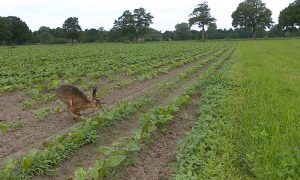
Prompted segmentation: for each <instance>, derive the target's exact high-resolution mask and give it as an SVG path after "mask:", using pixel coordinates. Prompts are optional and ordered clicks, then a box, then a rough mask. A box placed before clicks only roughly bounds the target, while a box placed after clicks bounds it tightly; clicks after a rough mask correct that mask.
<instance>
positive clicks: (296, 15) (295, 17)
mask: <svg viewBox="0 0 300 180" xmlns="http://www.w3.org/2000/svg"><path fill="white" fill-rule="evenodd" d="M279 27H280V28H281V29H287V30H289V31H293V30H296V29H297V28H298V29H299V28H300V0H295V2H293V3H291V4H290V5H289V6H288V7H287V8H285V9H284V10H282V11H281V12H280V15H279Z"/></svg>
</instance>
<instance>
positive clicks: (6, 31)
mask: <svg viewBox="0 0 300 180" xmlns="http://www.w3.org/2000/svg"><path fill="white" fill-rule="evenodd" d="M11 36H12V34H11V31H10V23H9V20H8V18H7V17H0V44H3V43H5V41H7V40H9V39H10V38H11Z"/></svg>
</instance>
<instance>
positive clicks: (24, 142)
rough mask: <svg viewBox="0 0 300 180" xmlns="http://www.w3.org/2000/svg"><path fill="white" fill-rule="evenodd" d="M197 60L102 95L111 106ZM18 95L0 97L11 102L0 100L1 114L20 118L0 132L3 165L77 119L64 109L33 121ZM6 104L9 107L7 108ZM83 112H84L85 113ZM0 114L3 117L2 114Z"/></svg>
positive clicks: (167, 79)
mask: <svg viewBox="0 0 300 180" xmlns="http://www.w3.org/2000/svg"><path fill="white" fill-rule="evenodd" d="M204 59H206V57H204V58H201V60H204ZM201 60H196V61H193V62H191V63H188V64H185V65H183V66H182V67H180V68H177V69H175V70H173V71H170V72H169V73H167V74H163V75H161V76H160V77H159V78H156V79H152V80H146V81H143V82H139V83H136V84H133V85H131V86H129V87H126V88H124V89H118V90H114V91H113V92H111V93H108V94H107V95H105V97H103V99H104V101H105V102H107V104H108V105H109V106H110V107H113V106H115V105H116V104H117V103H118V102H120V101H121V100H133V99H136V98H137V97H139V96H140V95H141V94H143V93H144V92H146V91H149V90H150V89H151V88H153V87H155V86H156V85H158V84H159V83H164V82H168V81H169V80H170V79H172V78H174V77H175V76H176V75H177V74H178V73H180V72H182V71H184V70H186V69H187V68H189V67H192V66H194V65H195V64H196V63H198V62H199V61H201ZM22 99H24V94H22V93H21V92H20V93H19V94H18V93H17V94H16V93H11V94H7V95H4V96H1V97H0V102H11V103H7V104H3V103H2V104H0V105H1V108H0V109H1V110H2V112H3V114H5V117H10V118H11V119H13V118H14V116H15V117H16V118H18V119H19V118H21V119H23V120H24V127H23V128H20V129H18V130H16V131H13V132H9V133H7V134H1V139H0V167H1V166H2V165H3V162H4V159H7V158H8V157H9V158H11V157H12V158H13V157H16V156H20V155H22V154H24V153H26V152H27V151H28V150H29V149H31V148H32V147H37V146H38V144H41V143H42V142H43V140H44V139H46V138H49V137H52V136H53V135H55V134H57V133H62V132H66V131H68V130H69V129H70V127H74V126H76V124H78V122H76V121H74V120H72V119H71V118H70V117H69V116H68V114H67V113H66V112H62V113H58V114H55V115H53V116H50V117H48V118H46V119H43V120H40V121H37V120H36V118H35V117H34V110H22V108H21V107H20V106H17V104H18V102H20V101H22ZM10 108H11V109H12V111H10V110H9V109H10ZM2 112H1V114H2ZM90 112H91V111H90ZM96 113H98V112H92V113H89V114H96ZM85 115H87V113H86V114H85ZM1 116H3V117H4V115H1Z"/></svg>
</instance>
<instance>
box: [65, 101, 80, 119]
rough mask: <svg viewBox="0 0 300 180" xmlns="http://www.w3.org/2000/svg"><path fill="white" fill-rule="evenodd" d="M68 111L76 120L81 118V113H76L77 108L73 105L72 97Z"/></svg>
mask: <svg viewBox="0 0 300 180" xmlns="http://www.w3.org/2000/svg"><path fill="white" fill-rule="evenodd" d="M67 104H68V111H69V113H70V115H71V116H72V118H73V119H74V120H76V119H79V118H80V115H78V114H77V113H76V109H75V108H74V107H73V106H72V105H73V104H72V99H69V100H68V103H67Z"/></svg>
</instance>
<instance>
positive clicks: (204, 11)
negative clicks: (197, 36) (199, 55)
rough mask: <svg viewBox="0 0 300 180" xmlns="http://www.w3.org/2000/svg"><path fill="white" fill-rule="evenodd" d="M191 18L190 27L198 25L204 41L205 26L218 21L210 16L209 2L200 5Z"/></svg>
mask: <svg viewBox="0 0 300 180" xmlns="http://www.w3.org/2000/svg"><path fill="white" fill-rule="evenodd" d="M190 16H191V18H190V19H189V24H190V26H192V25H195V24H197V25H198V26H199V28H201V29H202V40H204V38H205V37H204V31H205V29H204V28H205V26H208V25H210V24H211V23H213V22H215V21H216V19H215V18H213V17H212V16H211V14H210V8H209V7H208V3H207V1H204V2H203V3H201V4H198V5H197V7H196V8H195V9H194V10H193V12H192V13H191V14H190Z"/></svg>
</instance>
